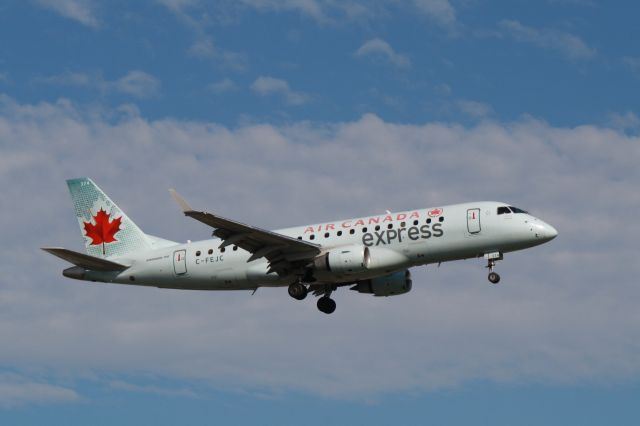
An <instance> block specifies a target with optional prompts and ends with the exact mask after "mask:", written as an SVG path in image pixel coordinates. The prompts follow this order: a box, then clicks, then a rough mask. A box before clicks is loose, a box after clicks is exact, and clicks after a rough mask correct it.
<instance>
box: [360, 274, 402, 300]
mask: <svg viewBox="0 0 640 426" xmlns="http://www.w3.org/2000/svg"><path fill="white" fill-rule="evenodd" d="M351 290H355V291H357V292H358V293H368V294H373V295H374V296H396V295H398V294H404V293H408V292H409V291H411V272H409V270H408V269H406V270H404V271H400V272H395V273H393V274H389V275H385V276H382V277H376V278H372V279H370V280H363V281H358V282H357V283H356V285H354V286H353V287H351Z"/></svg>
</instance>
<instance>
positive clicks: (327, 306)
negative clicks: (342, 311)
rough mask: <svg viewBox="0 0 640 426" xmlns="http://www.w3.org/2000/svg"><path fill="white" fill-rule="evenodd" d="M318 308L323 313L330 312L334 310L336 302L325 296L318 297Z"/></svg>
mask: <svg viewBox="0 0 640 426" xmlns="http://www.w3.org/2000/svg"><path fill="white" fill-rule="evenodd" d="M318 310H319V311H320V312H324V313H325V314H332V313H333V312H334V311H335V310H336V302H335V301H334V300H333V299H331V298H329V297H327V296H323V297H321V298H320V299H318Z"/></svg>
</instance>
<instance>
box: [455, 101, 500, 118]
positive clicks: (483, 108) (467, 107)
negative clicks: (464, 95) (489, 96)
mask: <svg viewBox="0 0 640 426" xmlns="http://www.w3.org/2000/svg"><path fill="white" fill-rule="evenodd" d="M456 106H457V107H458V109H460V111H462V112H463V113H465V114H467V115H469V116H471V117H474V118H482V117H486V116H488V115H490V114H491V113H492V112H493V108H491V105H489V104H486V103H484V102H478V101H472V100H468V99H461V100H458V101H456Z"/></svg>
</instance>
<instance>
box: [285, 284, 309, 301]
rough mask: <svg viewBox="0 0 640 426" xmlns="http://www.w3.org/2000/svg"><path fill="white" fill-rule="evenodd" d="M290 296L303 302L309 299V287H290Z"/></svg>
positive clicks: (296, 285) (292, 285) (293, 285)
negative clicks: (306, 298)
mask: <svg viewBox="0 0 640 426" xmlns="http://www.w3.org/2000/svg"><path fill="white" fill-rule="evenodd" d="M288 291H289V296H291V297H293V298H294V299H296V300H302V299H304V298H305V297H307V293H308V291H307V287H305V286H304V284H300V283H293V284H291V285H290V286H289V289H288Z"/></svg>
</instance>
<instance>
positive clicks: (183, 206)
mask: <svg viewBox="0 0 640 426" xmlns="http://www.w3.org/2000/svg"><path fill="white" fill-rule="evenodd" d="M169 193H170V194H171V197H173V199H174V200H175V201H176V203H178V205H179V206H180V208H181V209H182V211H183V212H184V213H186V212H190V211H193V209H192V208H191V206H190V205H189V203H187V202H186V200H185V199H184V198H182V196H181V195H180V194H178V193H177V192H176V190H175V189H173V188H170V189H169Z"/></svg>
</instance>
